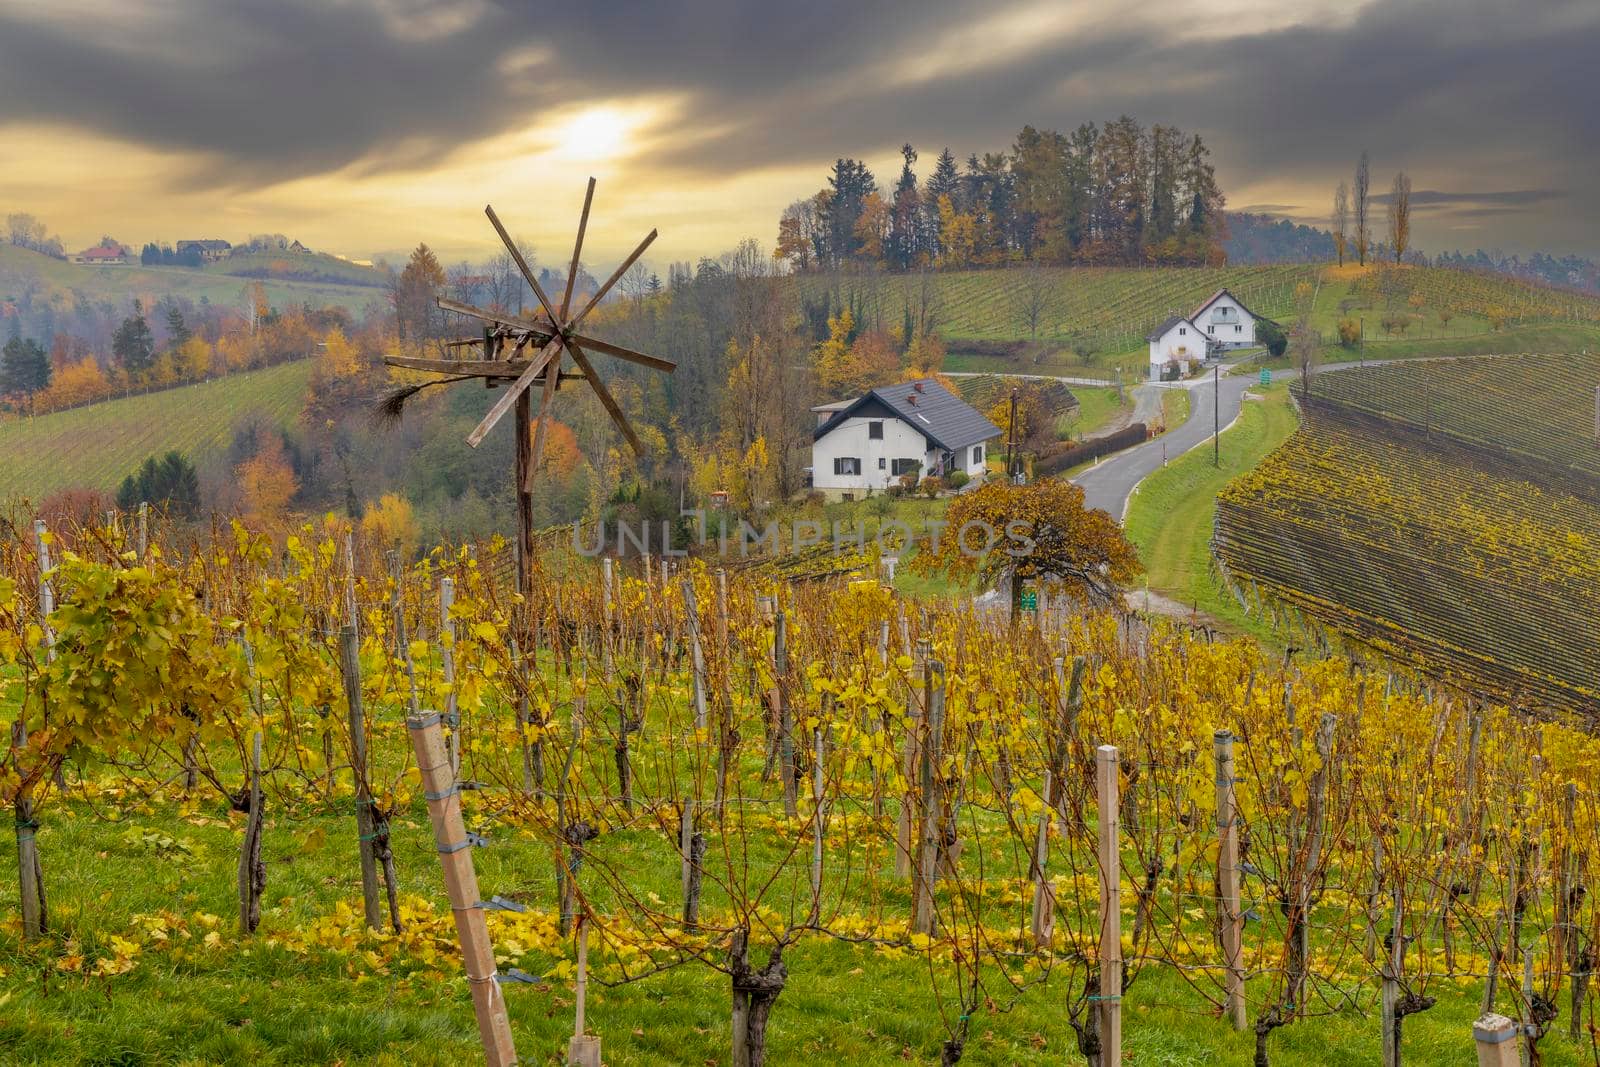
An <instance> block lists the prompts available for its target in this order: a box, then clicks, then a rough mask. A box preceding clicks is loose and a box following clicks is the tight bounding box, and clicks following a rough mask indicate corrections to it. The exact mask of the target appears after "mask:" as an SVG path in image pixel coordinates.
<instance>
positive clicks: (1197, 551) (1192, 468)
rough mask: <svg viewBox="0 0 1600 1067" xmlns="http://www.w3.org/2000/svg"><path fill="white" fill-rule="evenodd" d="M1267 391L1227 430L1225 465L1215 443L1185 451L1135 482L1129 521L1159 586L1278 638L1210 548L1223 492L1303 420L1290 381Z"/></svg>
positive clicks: (1233, 625) (1229, 622)
mask: <svg viewBox="0 0 1600 1067" xmlns="http://www.w3.org/2000/svg"><path fill="white" fill-rule="evenodd" d="M1263 394H1264V395H1263V398H1262V399H1260V400H1247V401H1246V402H1245V404H1244V407H1243V409H1242V410H1241V411H1240V413H1239V421H1238V422H1237V423H1236V424H1235V425H1234V426H1233V427H1232V428H1231V429H1228V430H1226V431H1225V432H1224V433H1223V435H1222V439H1221V442H1222V448H1221V454H1222V465H1221V466H1220V467H1214V466H1212V450H1211V448H1210V446H1209V445H1207V446H1203V447H1201V448H1197V449H1195V450H1193V451H1191V452H1188V453H1185V454H1184V455H1182V456H1179V457H1178V458H1177V459H1175V460H1173V461H1172V462H1171V463H1170V464H1168V465H1167V466H1166V467H1165V468H1163V469H1162V470H1159V471H1156V472H1155V473H1154V474H1152V475H1151V476H1150V477H1149V478H1146V479H1145V480H1144V482H1142V483H1141V484H1140V485H1139V487H1138V488H1137V489H1135V490H1134V495H1133V499H1132V500H1131V501H1130V502H1129V505H1128V515H1127V522H1126V528H1127V533H1128V538H1129V540H1131V541H1132V542H1133V544H1134V546H1135V547H1136V548H1137V549H1138V550H1139V558H1140V559H1141V560H1142V561H1143V562H1144V565H1145V576H1146V580H1147V581H1148V583H1149V588H1150V590H1151V591H1152V592H1155V593H1159V594H1161V595H1163V596H1167V597H1170V598H1172V599H1173V600H1176V601H1178V602H1179V603H1181V604H1184V605H1187V606H1191V607H1196V608H1198V609H1199V610H1200V611H1202V612H1204V613H1206V614H1208V615H1211V616H1213V617H1214V618H1216V619H1218V620H1219V621H1220V622H1222V623H1223V624H1225V625H1226V626H1227V627H1228V628H1229V629H1230V630H1234V631H1237V632H1240V633H1248V634H1251V635H1253V636H1255V637H1257V638H1259V639H1261V640H1262V641H1264V642H1266V643H1268V644H1271V643H1274V641H1275V639H1274V638H1273V635H1272V633H1271V630H1270V628H1268V627H1267V626H1266V625H1265V624H1264V623H1262V622H1260V621H1259V620H1256V619H1253V618H1250V617H1248V616H1246V615H1245V614H1244V612H1243V610H1242V609H1241V608H1240V607H1239V603H1238V601H1237V600H1235V599H1234V598H1233V595H1232V594H1230V593H1229V592H1228V591H1227V590H1226V589H1225V588H1223V587H1222V585H1221V583H1220V582H1218V581H1217V579H1216V577H1215V576H1214V574H1213V572H1212V569H1211V548H1210V543H1211V524H1212V520H1213V518H1214V517H1215V515H1216V510H1217V493H1218V492H1220V491H1221V490H1222V487H1223V486H1225V485H1227V484H1228V482H1230V481H1232V480H1233V479H1234V478H1236V477H1238V476H1239V475H1241V474H1243V473H1244V472H1246V471H1248V470H1251V469H1253V468H1254V467H1255V466H1256V464H1258V463H1260V462H1261V460H1262V459H1264V458H1265V457H1266V455H1267V454H1268V453H1269V452H1271V451H1272V450H1273V449H1275V448H1277V447H1278V446H1279V445H1280V444H1282V443H1283V442H1284V441H1285V440H1287V439H1288V437H1289V435H1290V434H1292V433H1293V432H1294V431H1295V428H1296V426H1297V425H1298V423H1297V419H1296V416H1295V413H1294V409H1293V407H1292V406H1291V405H1290V403H1289V394H1288V385H1287V383H1280V384H1278V385H1274V386H1270V387H1268V388H1267V389H1266V390H1264V391H1263Z"/></svg>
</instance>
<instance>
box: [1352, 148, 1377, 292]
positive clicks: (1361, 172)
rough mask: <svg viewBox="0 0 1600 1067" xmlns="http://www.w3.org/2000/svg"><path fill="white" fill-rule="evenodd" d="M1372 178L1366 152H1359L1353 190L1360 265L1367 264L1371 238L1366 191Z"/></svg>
mask: <svg viewBox="0 0 1600 1067" xmlns="http://www.w3.org/2000/svg"><path fill="white" fill-rule="evenodd" d="M1371 180H1372V165H1371V163H1370V162H1369V161H1368V159H1367V153H1366V152H1362V153H1361V159H1360V160H1359V161H1358V162H1357V163H1356V184H1355V189H1354V192H1353V194H1352V195H1353V196H1354V198H1355V216H1356V258H1357V260H1358V261H1359V262H1360V264H1361V266H1363V267H1365V266H1366V265H1367V243H1368V241H1370V240H1371V239H1372V231H1371V229H1370V227H1369V226H1368V224H1367V193H1368V190H1369V187H1370V185H1371Z"/></svg>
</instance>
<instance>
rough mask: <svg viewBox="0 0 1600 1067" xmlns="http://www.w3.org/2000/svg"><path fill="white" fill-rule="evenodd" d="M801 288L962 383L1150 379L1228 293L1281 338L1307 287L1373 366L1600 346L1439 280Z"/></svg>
mask: <svg viewBox="0 0 1600 1067" xmlns="http://www.w3.org/2000/svg"><path fill="white" fill-rule="evenodd" d="M799 285H800V289H801V293H800V295H801V299H802V301H803V302H804V303H805V304H806V305H807V307H808V308H809V310H810V312H811V314H812V315H816V314H817V313H818V312H819V311H821V310H824V309H825V310H827V311H828V312H830V313H837V312H838V311H840V310H841V309H849V310H851V311H852V313H853V314H854V315H855V316H856V318H857V319H858V320H859V321H860V322H862V323H864V324H865V325H866V326H868V327H869V328H878V329H885V330H891V329H896V328H903V326H904V323H905V321H906V320H907V317H908V316H909V318H910V319H911V321H912V323H913V325H915V323H917V322H918V321H927V320H931V322H932V324H933V328H934V329H935V330H937V331H938V332H939V333H940V334H941V335H942V336H944V337H945V338H946V339H947V341H948V342H949V348H950V353H951V354H950V359H949V361H948V362H947V364H946V369H948V370H956V371H975V372H984V371H1002V370H1008V369H1009V370H1017V369H1030V370H1031V369H1041V370H1044V371H1048V370H1055V371H1058V372H1059V371H1066V370H1068V369H1070V368H1074V367H1080V368H1093V369H1099V370H1102V371H1103V370H1109V369H1112V368H1115V367H1117V366H1122V367H1123V368H1124V371H1125V372H1128V371H1130V370H1133V369H1134V368H1137V371H1142V370H1143V366H1144V355H1145V341H1144V338H1145V335H1146V334H1147V333H1148V332H1149V331H1150V330H1151V329H1152V328H1153V327H1155V326H1156V325H1157V324H1159V323H1160V321H1161V320H1162V319H1164V318H1165V317H1166V316H1167V315H1169V314H1171V313H1173V312H1175V311H1177V312H1184V313H1187V312H1189V311H1192V310H1193V309H1194V307H1195V306H1196V305H1198V304H1200V303H1201V302H1203V301H1204V300H1205V298H1206V297H1208V296H1210V295H1211V294H1212V293H1214V292H1215V291H1216V290H1218V289H1220V288H1223V287H1227V288H1228V289H1230V290H1232V291H1233V293H1234V294H1235V295H1237V296H1238V297H1239V298H1240V299H1241V300H1243V301H1244V302H1245V303H1246V304H1247V305H1248V306H1249V307H1250V308H1251V309H1252V310H1254V311H1256V312H1257V313H1258V314H1261V315H1265V316H1267V317H1268V318H1272V319H1276V320H1277V321H1279V322H1280V323H1283V324H1285V325H1287V324H1289V323H1291V322H1292V321H1293V319H1294V317H1295V314H1296V304H1297V301H1299V300H1303V299H1304V297H1303V296H1297V290H1299V287H1300V286H1301V285H1305V286H1309V287H1310V301H1311V311H1310V323H1311V325H1312V327H1313V328H1315V329H1316V330H1317V331H1318V332H1319V333H1320V334H1321V335H1322V337H1323V342H1324V345H1325V346H1329V347H1332V346H1334V345H1336V344H1337V343H1338V330H1339V324H1340V322H1342V321H1346V320H1350V321H1354V322H1356V323H1358V324H1359V325H1360V326H1361V327H1362V328H1363V329H1364V331H1365V338H1366V346H1367V349H1368V352H1369V354H1370V355H1371V356H1372V357H1373V358H1387V357H1391V356H1392V357H1406V356H1411V355H1423V354H1426V355H1449V354H1452V350H1453V348H1455V347H1456V346H1460V347H1462V348H1470V349H1472V350H1474V351H1480V352H1481V351H1499V352H1516V351H1529V350H1537V351H1549V350H1552V348H1551V347H1550V346H1552V345H1553V346H1554V347H1555V348H1560V349H1565V350H1568V351H1574V350H1577V349H1579V348H1581V347H1583V346H1584V345H1585V344H1588V343H1590V342H1589V338H1590V336H1591V334H1592V335H1593V336H1594V338H1595V340H1597V341H1600V298H1596V297H1591V296H1585V295H1582V294H1577V293H1573V292H1569V291H1565V290H1558V289H1553V288H1549V287H1547V286H1541V285H1535V284H1532V283H1529V282H1524V281H1520V280H1517V279H1514V278H1507V277H1501V276H1495V275H1489V274H1482V273H1477V272H1473V271H1463V270H1454V269H1450V268H1442V267H1411V266H1407V267H1402V268H1397V269H1388V268H1375V267H1368V268H1364V269H1363V268H1356V267H1346V268H1342V269H1341V268H1336V267H1332V266H1327V265H1315V264H1281V265H1274V266H1255V267H1158V268H1148V269H1145V268H1114V267H1067V268H1015V269H1005V270H986V271H960V272H948V273H929V274H925V275H920V274H894V275H882V274H859V275H820V274H819V275H805V276H802V277H801V278H800V279H799ZM1300 292H1302V293H1303V292H1304V291H1303V290H1300ZM1386 323H1387V326H1386V325H1385V324H1386ZM1552 330H1560V331H1562V332H1561V333H1560V334H1559V336H1557V335H1555V334H1552V333H1550V332H1549V331H1552ZM1535 331H1543V332H1535ZM1571 331H1582V332H1581V333H1579V334H1574V333H1573V332H1571ZM1524 338H1527V341H1526V343H1524ZM1575 340H1576V341H1577V342H1578V343H1577V344H1573V342H1574V341H1575ZM1413 348H1416V349H1417V350H1416V351H1412V349H1413ZM1329 358H1333V357H1332V356H1331V355H1330V357H1329ZM1024 364H1026V365H1027V366H1026V367H1024V366H1023V365H1024Z"/></svg>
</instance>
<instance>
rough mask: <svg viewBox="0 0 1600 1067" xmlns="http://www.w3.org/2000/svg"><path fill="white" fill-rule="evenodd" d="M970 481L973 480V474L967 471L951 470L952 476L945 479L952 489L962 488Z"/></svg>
mask: <svg viewBox="0 0 1600 1067" xmlns="http://www.w3.org/2000/svg"><path fill="white" fill-rule="evenodd" d="M970 481H972V475H970V474H968V473H967V472H966V471H951V472H950V477H948V478H946V479H945V482H946V483H948V484H949V486H950V488H952V489H960V488H961V487H962V486H964V485H966V484H967V483H968V482H970Z"/></svg>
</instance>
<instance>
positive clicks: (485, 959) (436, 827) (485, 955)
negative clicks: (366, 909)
mask: <svg viewBox="0 0 1600 1067" xmlns="http://www.w3.org/2000/svg"><path fill="white" fill-rule="evenodd" d="M523 431H524V433H525V432H526V424H524V425H523ZM406 727H407V729H408V730H409V731H410V733H411V747H412V749H413V751H415V753H416V756H417V769H418V770H420V771H421V772H422V788H423V791H424V796H426V797H427V800H428V817H429V819H430V820H431V821H432V822H433V840H434V844H435V845H436V846H437V848H438V851H439V865H440V866H441V867H442V868H443V869H444V885H445V891H446V893H447V894H448V895H449V897H450V910H451V912H452V913H453V914H454V915H455V919H456V934H457V936H458V937H459V939H460V941H461V958H462V962H463V963H464V964H465V965H466V972H467V982H468V984H469V986H470V987H471V989H472V1010H473V1013H474V1014H475V1015H476V1016H477V1019H478V1036H479V1038H480V1039H482V1041H483V1051H484V1055H485V1056H486V1058H487V1060H488V1064H489V1067H512V1065H513V1064H515V1063H516V1060H517V1052H516V1048H515V1047H514V1045H513V1044H512V1041H511V1022H510V1019H509V1018H508V1017H507V1015H506V1005H505V998H504V997H503V996H502V995H501V992H500V983H499V982H498V981H496V975H495V965H494V945H493V943H492V942H490V940H489V926H488V923H487V922H485V921H484V916H483V905H482V899H481V898H480V897H479V895H478V875H477V872H476V871H475V870H474V869H473V866H472V851H471V849H470V847H469V845H470V839H469V838H468V837H467V831H466V827H465V825H463V823H462V821H461V794H460V792H459V791H458V790H457V789H456V783H455V776H454V775H453V774H452V773H451V772H450V761H449V759H448V758H447V757H446V754H445V749H444V737H443V735H442V731H441V730H440V729H439V715H438V713H437V712H427V713H425V714H416V715H411V716H408V717H407V718H406Z"/></svg>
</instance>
